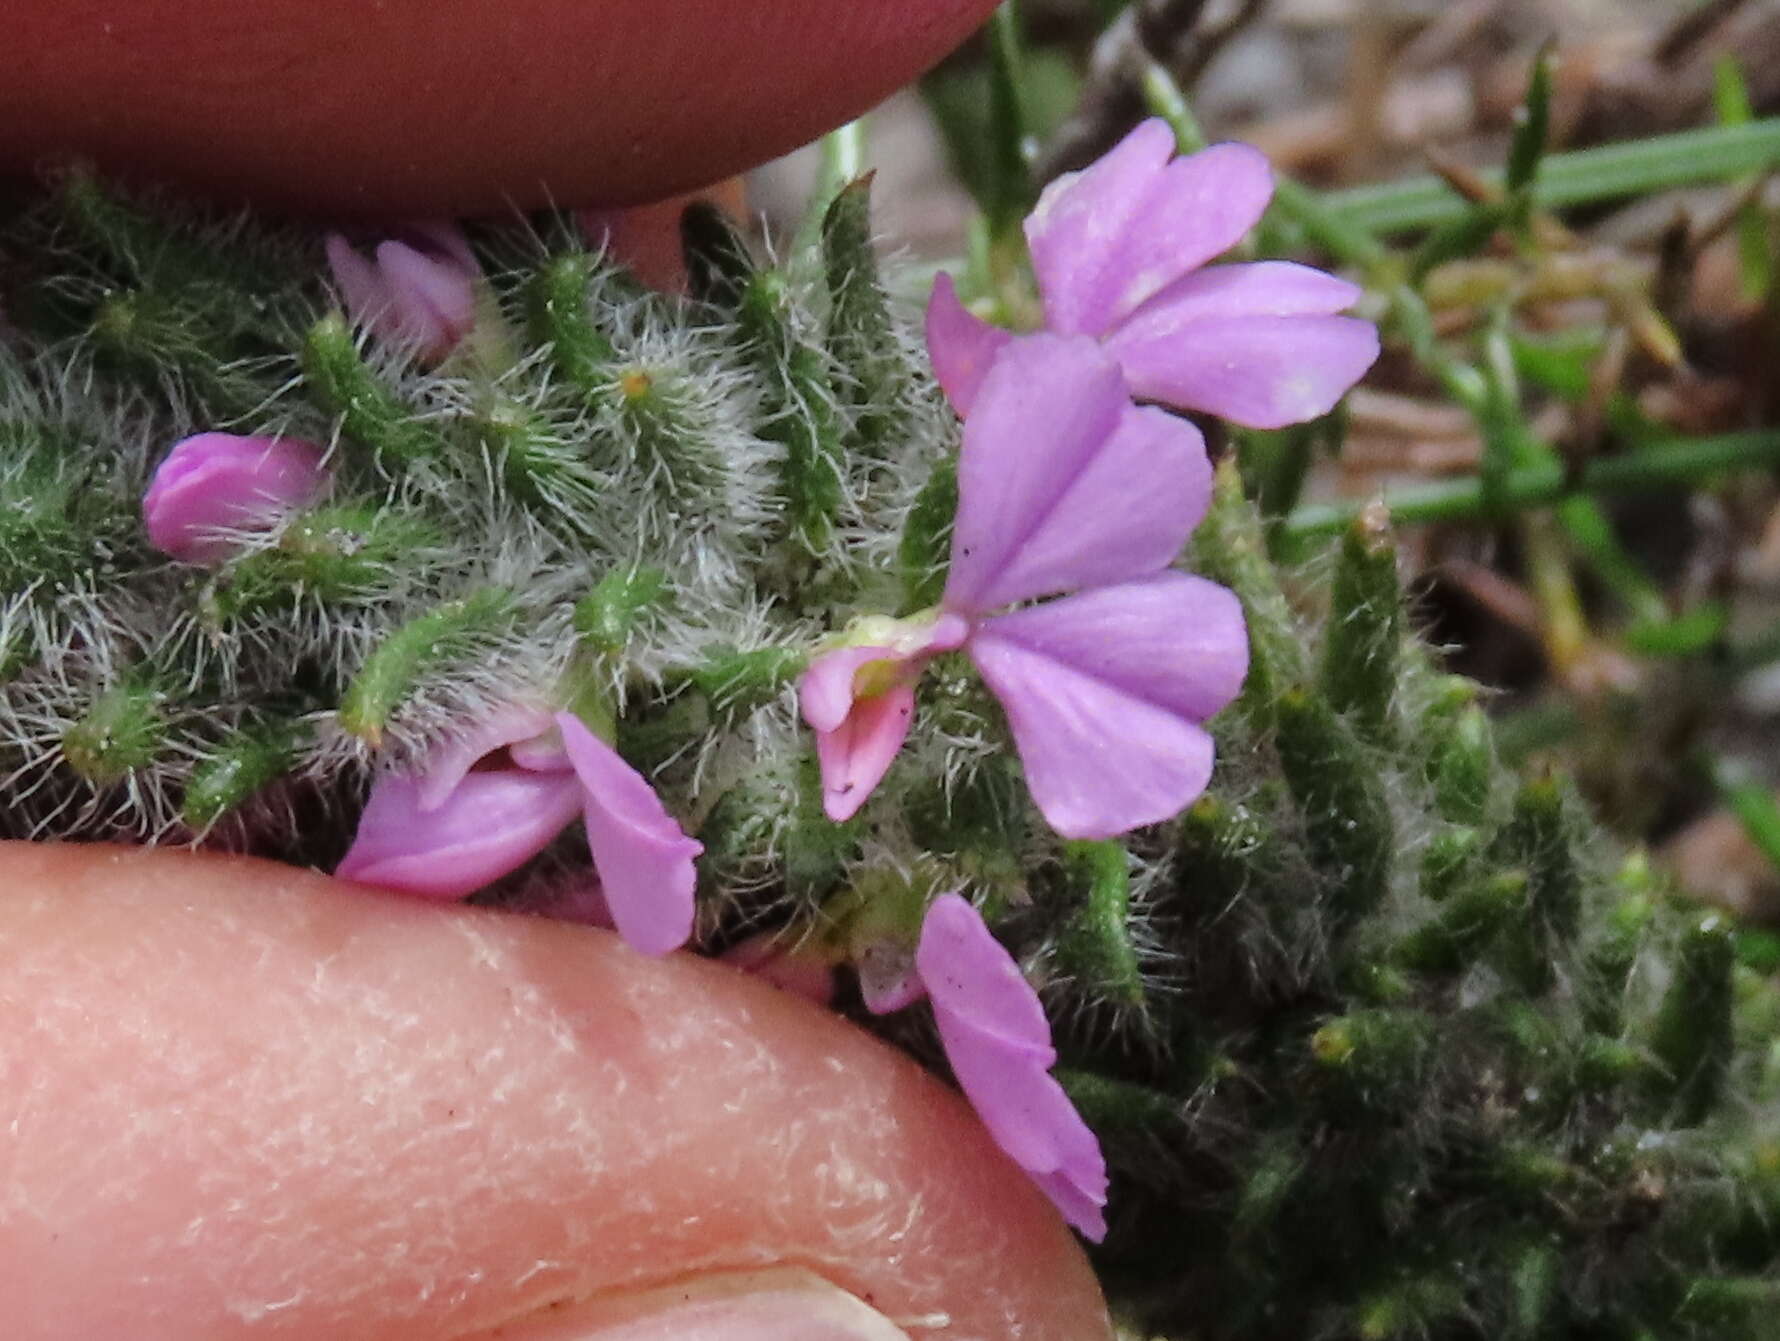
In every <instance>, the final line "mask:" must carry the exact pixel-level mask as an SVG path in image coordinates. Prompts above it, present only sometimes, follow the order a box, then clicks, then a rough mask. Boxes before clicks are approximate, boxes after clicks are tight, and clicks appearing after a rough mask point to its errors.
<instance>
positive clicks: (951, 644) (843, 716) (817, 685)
mask: <svg viewBox="0 0 1780 1341" xmlns="http://www.w3.org/2000/svg"><path fill="white" fill-rule="evenodd" d="M969 632H970V625H969V624H968V623H967V622H966V621H965V620H963V619H960V618H958V617H957V616H956V615H943V614H942V615H939V616H937V617H935V618H932V619H918V618H917V619H908V620H889V619H879V620H874V621H867V622H866V623H865V625H864V627H863V628H862V629H861V630H859V631H858V632H857V633H856V634H855V635H854V636H857V637H863V638H866V639H868V640H869V644H868V645H866V646H848V647H840V648H836V649H835V650H834V651H832V652H827V653H824V654H823V655H821V656H819V657H817V658H816V659H815V660H814V661H813V662H812V663H811V664H810V668H809V669H808V670H807V671H806V672H804V675H803V678H802V679H800V680H799V681H798V702H799V704H800V706H801V708H802V710H803V717H804V720H805V721H806V722H808V723H809V724H810V726H811V727H813V728H814V729H815V732H816V757H817V760H818V761H819V762H820V763H821V765H822V793H823V807H824V809H825V810H826V811H827V813H828V817H829V818H830V819H832V820H835V821H836V822H839V821H842V820H847V819H851V818H852V817H853V816H854V814H856V813H857V812H858V810H859V807H860V806H862V805H864V804H865V800H866V798H867V797H868V796H870V795H871V794H872V791H873V790H874V789H875V788H876V787H877V785H878V783H880V782H882V781H883V780H884V774H885V773H886V772H888V771H889V769H890V761H891V760H892V759H894V758H895V757H896V752H897V751H898V750H900V749H901V748H902V743H903V741H905V740H907V739H908V734H909V726H910V725H911V724H912V723H913V722H914V719H915V682H916V681H917V680H918V679H920V677H921V671H922V670H923V669H924V667H925V665H926V662H927V660H928V658H930V657H933V656H936V655H938V654H939V653H941V652H950V651H954V650H956V649H957V648H959V647H961V646H963V644H964V640H965V638H966V637H967V636H968V635H969Z"/></svg>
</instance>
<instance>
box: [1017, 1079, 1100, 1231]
mask: <svg viewBox="0 0 1780 1341" xmlns="http://www.w3.org/2000/svg"><path fill="white" fill-rule="evenodd" d="M1068 1097H1069V1096H1068V1095H1067V1094H1065V1095H1064V1098H1065V1099H1067V1098H1068ZM1077 1116H1078V1117H1079V1116H1080V1115H1079V1114H1078V1115H1077ZM1083 1125H1084V1127H1086V1124H1085V1123H1084V1124H1083ZM1089 1134H1090V1135H1092V1132H1090V1133H1089ZM1094 1153H1095V1155H1096V1157H1097V1158H1096V1161H1095V1163H1093V1164H1091V1165H1090V1164H1089V1163H1088V1162H1087V1161H1086V1160H1085V1159H1077V1160H1072V1161H1071V1162H1070V1167H1068V1168H1063V1169H1058V1170H1056V1171H1055V1172H1054V1173H1035V1174H1033V1175H1032V1181H1033V1182H1034V1183H1037V1184H1038V1189H1039V1191H1041V1192H1043V1193H1044V1194H1045V1195H1046V1196H1047V1197H1049V1198H1050V1199H1051V1204H1052V1205H1053V1206H1055V1207H1056V1208H1057V1210H1058V1211H1059V1212H1061V1213H1062V1216H1063V1219H1064V1222H1065V1223H1066V1224H1070V1225H1073V1226H1075V1228H1076V1229H1077V1230H1079V1231H1080V1232H1081V1235H1082V1237H1083V1238H1085V1239H1087V1240H1088V1241H1089V1242H1090V1243H1100V1242H1102V1241H1103V1240H1104V1239H1105V1238H1106V1213H1105V1212H1106V1191H1107V1177H1106V1157H1105V1156H1104V1155H1101V1154H1100V1143H1099V1142H1098V1141H1096V1142H1095V1143H1094Z"/></svg>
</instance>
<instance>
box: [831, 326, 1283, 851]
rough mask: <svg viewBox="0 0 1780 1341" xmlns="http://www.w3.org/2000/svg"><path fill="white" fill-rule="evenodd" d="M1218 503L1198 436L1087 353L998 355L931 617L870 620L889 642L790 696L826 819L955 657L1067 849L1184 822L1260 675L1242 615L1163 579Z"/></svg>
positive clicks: (1053, 345) (874, 767)
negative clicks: (806, 730)
mask: <svg viewBox="0 0 1780 1341" xmlns="http://www.w3.org/2000/svg"><path fill="white" fill-rule="evenodd" d="M1210 496H1211V467H1210V465H1209V463H1208V461H1207V459H1206V455H1205V445H1204V442H1203V440H1202V438H1201V437H1200V435H1199V432H1198V430H1197V429H1195V428H1194V427H1193V426H1192V425H1191V424H1190V423H1187V422H1186V421H1185V420H1182V419H1179V418H1176V417H1175V416H1173V415H1170V414H1168V413H1166V412H1164V411H1162V410H1158V409H1155V408H1140V407H1137V406H1134V405H1132V404H1131V402H1130V396H1129V392H1128V390H1127V388H1126V386H1125V382H1124V379H1123V377H1122V376H1121V375H1120V372H1119V369H1118V366H1117V365H1116V364H1115V363H1114V362H1113V361H1112V360H1111V358H1110V357H1108V355H1107V354H1106V353H1105V352H1104V351H1103V350H1102V349H1101V348H1100V347H1099V345H1097V344H1096V343H1095V342H1094V341H1093V340H1091V339H1088V338H1087V337H1084V336H1071V337H1065V336H1055V335H1035V336H1032V337H1029V338H1027V339H1024V340H1021V341H1019V342H1018V343H1017V344H1014V345H1011V346H1009V347H1008V348H1007V349H1006V350H1004V351H1003V352H1002V353H1001V355H1000V356H999V357H998V358H997V360H996V362H995V365H994V367H993V368H992V369H991V370H990V372H989V373H988V375H987V376H986V377H985V378H984V379H983V383H982V386H981V389H980V391H979V394H978V396H977V399H976V404H975V408H974V411H973V413H972V414H971V416H970V418H969V419H967V420H966V421H965V427H964V447H963V452H962V454H961V456H960V458H959V464H958V514H957V519H956V522H955V524H954V527H953V532H952V548H951V571H950V577H949V579H948V581H947V584H946V589H945V594H944V596H943V597H942V599H941V601H940V605H939V608H938V610H937V611H936V612H931V613H929V614H928V615H926V616H923V617H918V618H915V619H910V620H905V621H877V624H889V625H891V626H892V627H893V628H894V629H895V630H896V633H895V634H894V635H893V636H884V634H883V633H882V632H881V631H880V629H879V628H878V627H877V625H876V624H874V625H872V626H869V627H867V628H866V629H865V630H864V631H862V632H859V633H857V634H856V635H855V636H854V637H853V638H851V639H850V640H849V641H850V642H852V643H854V644H855V645H851V646H844V647H841V648H839V649H837V650H833V651H829V652H825V653H823V654H822V655H820V656H818V657H817V658H816V659H815V661H814V662H812V664H811V666H810V668H809V670H808V671H806V672H805V674H804V676H803V679H802V680H801V681H800V683H799V691H800V697H801V702H802V708H803V714H804V719H805V720H806V721H807V722H808V723H809V724H810V725H811V726H812V727H813V728H814V729H815V731H816V740H817V749H818V754H819V757H820V760H821V763H822V776H823V790H824V803H825V806H826V809H827V812H828V814H829V816H830V817H831V818H833V819H836V820H844V819H846V818H849V817H850V816H851V815H853V814H854V813H855V812H856V811H857V810H858V809H859V807H860V806H861V805H863V804H864V802H865V800H866V797H867V796H868V795H869V794H870V792H871V790H872V788H873V787H875V786H876V785H877V783H878V782H879V781H880V780H881V779H882V778H883V776H884V773H885V771H886V770H887V769H888V768H889V764H890V760H891V758H892V756H894V754H895V752H896V750H897V749H898V748H899V747H900V745H901V744H902V741H903V739H904V737H905V736H906V735H907V731H908V725H909V720H910V718H911V717H912V715H913V712H914V684H915V681H916V679H917V678H918V677H919V675H920V672H921V670H922V668H923V667H924V666H925V664H926V663H927V662H928V661H930V660H931V659H932V658H933V657H934V656H936V655H938V654H939V653H940V652H942V651H949V650H952V649H954V648H958V647H962V648H963V649H964V650H965V651H966V652H967V653H968V654H969V656H970V658H971V660H972V661H973V662H974V663H975V665H976V667H977V670H978V671H979V673H980V674H981V675H982V677H983V679H984V681H985V682H986V683H987V684H988V686H989V688H990V689H991V690H992V691H993V692H994V694H995V696H996V697H997V698H998V699H999V700H1000V701H1001V705H1002V708H1003V709H1004V711H1005V712H1006V714H1007V721H1008V725H1009V727H1010V728H1011V730H1012V733H1013V737H1014V744H1015V747H1016V748H1017V749H1018V751H1019V754H1020V760H1021V763H1022V764H1023V765H1024V767H1025V772H1026V779H1027V784H1028V786H1029V787H1030V789H1031V792H1032V798H1033V800H1034V802H1035V803H1036V804H1037V805H1038V808H1039V810H1040V811H1041V812H1042V813H1043V814H1044V816H1045V819H1046V820H1048V821H1049V822H1050V824H1051V826H1052V827H1053V828H1054V829H1056V830H1057V831H1058V832H1059V833H1062V834H1064V835H1066V836H1067V837H1071V838H1107V837H1111V836H1112V835H1114V834H1119V833H1124V832H1126V831H1128V830H1130V829H1134V828H1137V827H1139V826H1141V825H1144V824H1151V823H1155V822H1157V821H1160V820H1163V819H1167V818H1169V817H1170V816H1172V815H1175V814H1177V813H1178V812H1179V811H1180V810H1181V809H1183V808H1184V807H1185V806H1186V805H1187V804H1188V803H1189V802H1190V801H1192V800H1193V798H1194V797H1196V796H1198V795H1199V793H1200V792H1201V791H1203V790H1204V788H1205V784H1206V782H1207V781H1208V780H1209V777H1210V773H1211V763H1212V742H1211V737H1210V736H1209V735H1208V734H1207V733H1206V732H1205V730H1204V729H1203V728H1202V727H1201V725H1200V723H1201V722H1203V721H1204V720H1205V719H1206V718H1207V717H1210V716H1211V715H1212V714H1213V713H1215V712H1217V711H1218V710H1219V709H1220V708H1222V707H1223V706H1224V705H1225V704H1226V703H1228V702H1229V701H1230V700H1231V699H1232V698H1234V697H1235V695H1236V693H1237V691H1238V690H1239V689H1240V688H1241V687H1242V680H1243V677H1244V675H1245V674H1246V673H1247V669H1248V640H1247V635H1246V631H1245V628H1244V624H1243V617H1242V609H1241V606H1240V604H1239V603H1238V601H1237V600H1236V598H1235V596H1233V595H1232V594H1231V593H1230V592H1228V591H1226V590H1225V589H1224V588H1222V587H1220V586H1217V585H1215V584H1213V583H1211V582H1207V581H1205V580H1204V579H1202V578H1198V577H1194V576H1191V575H1189V574H1187V573H1182V572H1176V571H1173V570H1172V569H1171V568H1170V565H1171V564H1172V563H1173V562H1174V560H1175V558H1176V557H1177V556H1178V555H1179V554H1180V551H1181V548H1182V546H1183V545H1184V544H1185V542H1186V539H1187V536H1188V535H1189V534H1191V532H1192V530H1193V527H1194V526H1195V525H1197V524H1198V521H1199V519H1200V517H1202V516H1203V515H1204V513H1205V509H1206V507H1207V506H1208V504H1209V502H1210ZM1045 597H1057V599H1050V600H1040V598H1045ZM1032 601H1039V602H1040V603H1038V604H1032V605H1027V604H1024V603H1026V602H1032ZM1010 606H1020V607H1021V608H1018V609H1013V610H1011V611H1007V612H1006V613H996V612H997V611H1003V610H1005V609H1006V607H1010ZM860 644H862V645H860Z"/></svg>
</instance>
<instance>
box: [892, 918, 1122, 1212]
mask: <svg viewBox="0 0 1780 1341" xmlns="http://www.w3.org/2000/svg"><path fill="white" fill-rule="evenodd" d="M915 972H916V975H917V977H918V979H919V984H920V987H921V988H924V989H925V991H926V994H927V997H928V999H929V1000H930V1001H931V1002H932V1003H933V1018H934V1021H935V1023H936V1024H938V1026H939V1037H940V1042H941V1043H942V1044H944V1046H945V1050H946V1059H947V1060H948V1061H949V1062H951V1064H952V1073H953V1074H954V1075H955V1076H957V1077H958V1086H959V1088H960V1089H962V1090H963V1091H964V1096H965V1098H967V1099H969V1100H970V1103H971V1107H973V1108H975V1109H976V1111H977V1115H978V1116H979V1117H981V1118H982V1120H983V1125H984V1126H986V1127H987V1128H988V1129H989V1134H990V1135H991V1136H993V1137H994V1138H995V1143H996V1144H997V1145H999V1146H1000V1147H1001V1148H1002V1149H1003V1150H1004V1151H1006V1152H1007V1154H1008V1156H1009V1157H1010V1158H1011V1159H1012V1160H1013V1161H1014V1163H1016V1164H1018V1165H1019V1166H1020V1167H1021V1168H1023V1169H1025V1170H1026V1172H1027V1173H1028V1174H1030V1175H1031V1177H1032V1180H1033V1181H1034V1182H1035V1183H1037V1184H1038V1186H1039V1187H1040V1188H1041V1189H1042V1190H1043V1191H1044V1193H1045V1195H1046V1196H1048V1197H1049V1198H1050V1199H1051V1201H1052V1202H1053V1203H1055V1205H1056V1207H1057V1209H1058V1210H1059V1211H1061V1212H1062V1213H1063V1218H1064V1219H1065V1220H1067V1221H1069V1223H1070V1224H1072V1225H1074V1226H1075V1227H1076V1228H1077V1229H1079V1230H1081V1232H1082V1233H1083V1234H1085V1235H1087V1236H1088V1237H1089V1238H1091V1239H1093V1240H1094V1241H1095V1242H1099V1241H1100V1240H1101V1239H1103V1238H1105V1237H1106V1221H1105V1219H1104V1218H1103V1217H1102V1215H1101V1210H1102V1208H1103V1207H1104V1206H1105V1205H1106V1185H1107V1179H1106V1161H1105V1159H1104V1158H1103V1157H1102V1155H1101V1153H1100V1143H1099V1141H1097V1140H1096V1139H1095V1137H1094V1133H1093V1132H1092V1131H1090V1130H1089V1129H1088V1126H1087V1124H1086V1123H1085V1122H1083V1121H1082V1119H1081V1115H1080V1114H1079V1113H1077V1112H1076V1111H1075V1105H1074V1104H1072V1103H1070V1101H1069V1096H1068V1095H1066V1094H1065V1093H1064V1092H1063V1087H1062V1086H1061V1085H1059V1084H1058V1083H1057V1080H1056V1078H1055V1077H1054V1076H1052V1075H1051V1067H1052V1066H1054V1065H1055V1064H1056V1061H1057V1053H1056V1050H1055V1049H1054V1048H1053V1047H1052V1046H1051V1026H1050V1022H1049V1021H1048V1020H1046V1019H1045V1013H1044V1007H1043V1006H1042V1005H1041V1004H1040V1003H1039V1000H1038V994H1037V993H1036V992H1034V991H1033V990H1032V986H1031V984H1029V983H1028V982H1027V981H1026V978H1025V975H1024V974H1022V973H1021V972H1020V966H1019V965H1018V964H1016V963H1015V962H1014V958H1013V956H1012V955H1010V954H1009V953H1008V952H1007V950H1006V949H1004V948H1003V947H1002V945H1001V943H1000V942H999V941H997V940H996V939H995V937H994V936H993V935H991V934H990V931H989V928H988V927H987V926H985V925H984V924H983V919H982V917H981V915H980V914H978V912H977V910H976V909H975V908H973V907H971V905H970V904H969V903H968V902H966V901H965V900H964V899H963V898H961V897H960V896H959V895H957V894H942V895H940V896H939V898H937V899H935V900H934V901H933V904H932V905H931V906H930V907H929V908H928V910H927V915H926V918H925V919H924V920H923V922H922V924H921V939H920V944H919V945H918V946H917V947H916V950H915ZM917 999H918V998H917ZM899 1004H907V1003H906V1002H905V1003H899ZM894 1008H895V1007H894V1006H888V1005H879V1006H875V1007H874V1009H877V1010H879V1011H884V1010H887V1009H894Z"/></svg>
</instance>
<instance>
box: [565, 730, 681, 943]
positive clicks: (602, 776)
mask: <svg viewBox="0 0 1780 1341" xmlns="http://www.w3.org/2000/svg"><path fill="white" fill-rule="evenodd" d="M556 724H557V726H558V728H559V729H560V730H561V731H562V740H563V745H564V746H565V747H566V748H567V750H568V754H569V760H570V762H571V763H573V765H574V768H575V773H576V776H578V777H579V778H580V780H581V787H582V790H583V792H584V797H583V800H584V802H585V810H584V813H585V815H586V820H587V845H588V847H589V848H590V849H591V851H592V853H593V865H594V869H595V870H597V871H598V872H599V877H600V887H601V888H602V889H603V890H604V891H605V895H606V903H607V904H608V906H610V908H611V910H612V920H613V921H614V922H616V923H617V924H618V934H619V935H621V936H622V937H624V939H625V941H626V942H627V943H629V944H630V945H631V946H632V947H633V948H635V949H638V950H641V951H642V952H643V953H644V954H652V955H660V954H666V953H667V952H668V951H670V950H677V949H679V947H680V946H682V945H684V944H685V943H686V942H687V940H688V939H689V938H690V937H691V935H692V918H693V911H694V905H693V891H694V889H695V887H696V885H697V883H698V872H697V870H696V868H695V867H694V866H693V859H694V858H695V857H697V856H698V854H699V853H701V852H703V851H704V847H703V845H702V844H700V843H698V842H697V841H696V840H694V839H691V838H688V837H687V836H686V832H685V830H683V829H681V827H680V826H679V825H678V824H677V823H675V821H674V819H673V817H672V816H671V815H669V814H668V813H667V810H666V808H665V807H663V806H662V804H661V798H660V797H659V796H657V795H656V794H655V788H653V787H651V786H650V785H649V781H648V779H647V778H645V777H644V776H643V775H642V774H641V773H639V772H637V771H636V769H634V768H632V767H631V766H630V765H629V764H627V763H625V762H624V760H623V758H622V757H620V755H619V754H618V751H616V750H614V749H613V748H612V747H611V746H610V745H608V744H606V743H605V741H603V740H601V739H599V737H597V736H595V735H594V734H593V732H591V731H589V730H588V729H587V727H586V725H585V724H584V723H583V722H582V721H581V719H580V718H578V717H576V716H575V715H574V714H572V713H566V712H565V713H559V714H558V715H557V718H556ZM545 776H547V775H545Z"/></svg>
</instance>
